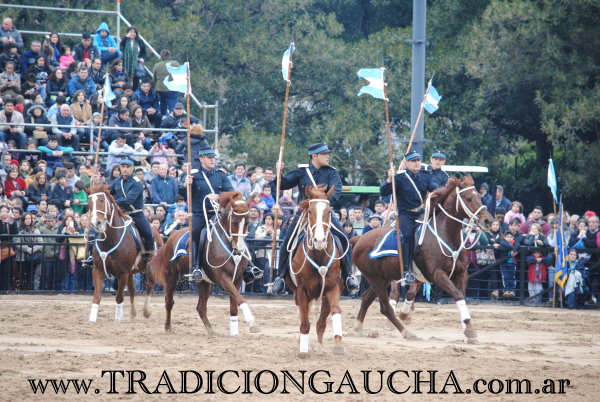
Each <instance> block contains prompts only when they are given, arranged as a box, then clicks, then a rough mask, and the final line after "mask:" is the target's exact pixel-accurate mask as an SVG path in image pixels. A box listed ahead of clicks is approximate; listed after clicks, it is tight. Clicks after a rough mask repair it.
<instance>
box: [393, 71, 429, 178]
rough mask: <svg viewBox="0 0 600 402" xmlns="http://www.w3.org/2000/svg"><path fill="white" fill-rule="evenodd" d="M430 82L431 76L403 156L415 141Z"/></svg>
mask: <svg viewBox="0 0 600 402" xmlns="http://www.w3.org/2000/svg"><path fill="white" fill-rule="evenodd" d="M432 80H433V76H431V79H430V80H429V83H428V84H427V89H426V90H425V95H423V100H422V101H421V108H420V109H419V114H418V115H417V121H416V122H415V126H414V127H413V131H412V134H411V135H410V140H409V141H408V146H407V147H406V152H404V154H405V155H406V154H407V153H408V151H410V148H411V147H412V143H413V140H414V139H415V134H416V132H417V127H419V123H420V122H421V116H423V109H425V99H426V98H427V93H429V88H430V87H431V81H432ZM402 162H404V158H403V159H402ZM402 162H400V163H402ZM398 169H400V167H398Z"/></svg>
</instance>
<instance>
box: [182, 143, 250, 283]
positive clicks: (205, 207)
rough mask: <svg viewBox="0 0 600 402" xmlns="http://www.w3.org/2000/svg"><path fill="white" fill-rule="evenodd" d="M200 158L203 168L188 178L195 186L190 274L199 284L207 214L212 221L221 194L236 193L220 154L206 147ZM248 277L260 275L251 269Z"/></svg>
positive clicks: (248, 271)
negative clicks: (218, 165)
mask: <svg viewBox="0 0 600 402" xmlns="http://www.w3.org/2000/svg"><path fill="white" fill-rule="evenodd" d="M198 156H199V159H200V167H199V169H198V170H197V171H196V172H194V171H193V170H192V175H191V176H189V177H188V182H189V183H190V184H191V186H192V272H190V276H189V280H190V281H196V282H200V281H201V280H202V276H203V275H202V268H201V261H202V258H200V250H202V244H201V242H200V237H201V233H202V230H203V229H204V228H205V227H206V225H207V221H206V218H205V216H204V211H206V215H207V217H208V219H212V218H213V217H214V216H215V212H216V211H215V210H214V209H213V206H212V204H211V201H214V202H218V199H219V194H221V193H223V192H227V191H234V190H233V187H232V186H231V182H230V181H229V178H228V177H227V174H225V173H224V172H222V171H221V170H219V169H216V167H215V166H216V156H217V153H216V151H215V150H214V148H212V147H210V146H203V147H201V148H200V150H199V152H198ZM186 191H187V186H185V185H182V186H181V187H180V193H181V194H182V195H184V196H185V195H186ZM248 275H250V276H254V275H256V272H252V271H251V270H250V268H247V269H246V272H245V275H244V277H245V278H246V277H247V276H248Z"/></svg>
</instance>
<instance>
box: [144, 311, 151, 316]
mask: <svg viewBox="0 0 600 402" xmlns="http://www.w3.org/2000/svg"><path fill="white" fill-rule="evenodd" d="M151 315H152V311H150V310H147V311H146V310H144V318H150V316H151Z"/></svg>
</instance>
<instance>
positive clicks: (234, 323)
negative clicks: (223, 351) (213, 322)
mask: <svg viewBox="0 0 600 402" xmlns="http://www.w3.org/2000/svg"><path fill="white" fill-rule="evenodd" d="M238 334H239V332H238V318H237V316H230V317H229V336H238Z"/></svg>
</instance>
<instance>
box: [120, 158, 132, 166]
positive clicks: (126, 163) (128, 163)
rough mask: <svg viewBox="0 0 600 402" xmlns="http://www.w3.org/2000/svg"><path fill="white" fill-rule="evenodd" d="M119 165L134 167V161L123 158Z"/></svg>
mask: <svg viewBox="0 0 600 402" xmlns="http://www.w3.org/2000/svg"><path fill="white" fill-rule="evenodd" d="M119 165H129V166H133V161H132V160H131V159H127V158H123V159H121V160H120V161H119Z"/></svg>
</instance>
